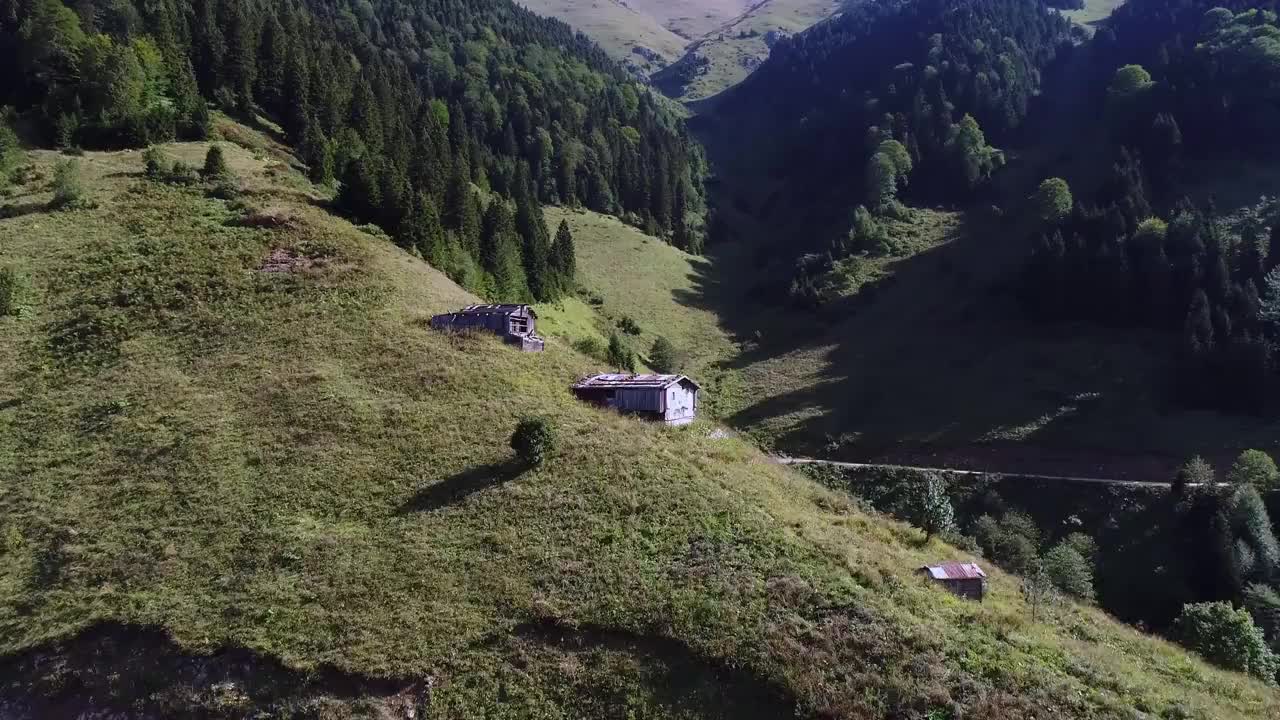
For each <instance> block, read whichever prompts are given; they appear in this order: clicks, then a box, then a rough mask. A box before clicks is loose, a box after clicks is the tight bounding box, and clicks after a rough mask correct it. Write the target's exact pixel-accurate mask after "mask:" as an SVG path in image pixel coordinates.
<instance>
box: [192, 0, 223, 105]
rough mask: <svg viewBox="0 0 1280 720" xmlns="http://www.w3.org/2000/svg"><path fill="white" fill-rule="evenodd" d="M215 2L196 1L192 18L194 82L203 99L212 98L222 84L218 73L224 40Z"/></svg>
mask: <svg viewBox="0 0 1280 720" xmlns="http://www.w3.org/2000/svg"><path fill="white" fill-rule="evenodd" d="M214 4H215V0H197V2H196V7H195V14H194V17H193V25H192V33H191V38H192V42H193V43H194V44H195V48H194V51H195V52H194V62H193V65H194V67H195V69H196V80H197V81H199V83H200V92H201V94H203V95H204V96H205V97H212V96H213V92H214V91H215V90H217V89H218V87H219V86H220V85H221V83H222V78H221V76H220V75H219V71H220V70H221V68H222V66H223V65H222V62H223V58H224V57H226V54H227V44H226V40H225V38H224V37H223V35H222V23H220V22H219V21H218V16H217V12H216V8H215V7H214Z"/></svg>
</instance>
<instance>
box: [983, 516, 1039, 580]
mask: <svg viewBox="0 0 1280 720" xmlns="http://www.w3.org/2000/svg"><path fill="white" fill-rule="evenodd" d="M973 536H974V539H975V540H977V542H978V545H979V546H980V547H981V548H982V553H983V555H985V556H986V557H988V558H990V559H991V560H992V561H994V562H995V563H996V564H998V565H999V566H1000V567H1002V568H1004V569H1005V570H1008V571H1010V572H1015V573H1025V572H1027V571H1028V570H1030V569H1031V568H1033V567H1034V566H1035V564H1036V562H1037V556H1038V554H1039V542H1040V540H1039V537H1040V532H1039V530H1038V529H1037V528H1036V526H1035V524H1034V523H1033V522H1032V520H1031V518H1030V517H1028V516H1027V515H1025V514H1023V513H1019V512H1008V513H1005V514H1004V516H1003V517H1002V518H1001V519H1000V520H999V521H997V520H996V519H995V518H993V517H992V516H990V515H983V516H981V517H979V518H978V519H977V520H976V521H975V522H974V524H973Z"/></svg>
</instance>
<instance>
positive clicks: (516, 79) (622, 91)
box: [0, 0, 705, 300]
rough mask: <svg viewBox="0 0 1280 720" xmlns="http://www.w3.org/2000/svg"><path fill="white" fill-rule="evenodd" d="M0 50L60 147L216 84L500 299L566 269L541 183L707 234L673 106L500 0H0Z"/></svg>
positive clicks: (150, 119) (319, 174)
mask: <svg viewBox="0 0 1280 720" xmlns="http://www.w3.org/2000/svg"><path fill="white" fill-rule="evenodd" d="M0 64H3V66H4V67H10V68H14V71H13V72H10V73H7V74H6V75H5V77H4V78H3V79H0V105H6V104H7V105H11V106H14V107H16V108H17V109H19V110H20V111H22V112H24V113H26V115H27V116H28V117H29V118H30V119H32V120H34V121H35V122H33V123H30V124H31V125H33V126H35V127H40V128H43V129H45V131H46V132H47V135H48V136H47V138H46V140H47V141H48V142H50V143H53V144H58V145H62V146H77V145H78V146H86V147H120V146H143V145H146V144H149V143H154V142H159V141H165V140H170V139H173V138H199V137H203V136H205V135H207V133H208V132H209V114H208V109H207V108H208V106H207V101H214V102H216V103H217V104H218V105H220V106H221V107H222V108H223V109H225V110H226V111H228V112H230V113H233V114H238V115H239V116H241V117H245V118H246V119H250V118H252V115H253V114H254V113H262V114H263V115H266V116H267V117H269V118H271V119H273V120H275V121H277V122H278V123H279V124H280V125H281V126H282V127H283V129H284V131H285V133H286V134H287V136H288V139H289V141H290V142H291V143H292V144H293V145H294V146H295V147H296V148H298V151H299V154H300V156H301V157H302V159H303V160H304V161H305V162H306V163H307V165H308V167H309V169H310V173H311V176H312V178H313V179H314V180H316V181H317V182H321V183H325V182H331V181H333V180H335V179H336V180H338V181H340V191H339V195H338V200H337V203H338V205H339V207H340V208H341V209H342V210H343V211H344V212H347V213H349V214H350V215H352V216H353V217H354V218H356V219H358V220H360V221H364V222H373V223H377V224H378V225H380V226H382V227H383V228H384V229H385V230H386V231H387V232H388V233H389V234H391V235H392V236H393V237H394V238H396V240H397V242H399V243H400V244H402V245H404V246H406V247H414V248H417V249H419V250H420V251H421V252H422V254H423V255H424V256H426V257H427V258H428V259H430V260H431V261H432V262H433V263H434V264H436V265H437V266H439V267H441V268H442V269H445V270H446V271H447V272H449V274H450V275H451V276H453V277H454V279H456V280H458V281H459V282H462V283H463V284H464V285H466V286H467V287H468V288H470V289H472V290H475V291H477V292H481V293H483V294H485V295H486V296H488V297H491V298H494V299H497V300H521V299H530V298H532V299H539V300H545V299H548V298H550V297H554V296H555V295H556V294H557V293H558V292H559V291H560V290H561V289H562V288H564V287H565V286H567V285H568V284H569V283H570V280H571V278H570V277H569V275H568V272H569V269H568V266H567V265H566V264H565V261H564V257H565V253H564V252H563V251H560V252H559V253H557V252H556V248H555V243H554V242H553V240H552V238H551V237H550V233H549V232H548V230H547V228H546V226H545V223H544V221H543V220H542V216H541V212H540V211H539V209H538V208H539V204H540V203H563V204H570V205H572V204H582V205H585V206H587V207H589V208H591V209H593V210H597V211H600V212H607V213H614V214H619V215H621V216H623V217H624V218H625V219H627V220H628V221H630V222H632V223H634V224H637V225H640V226H642V227H644V228H645V229H646V230H648V231H649V232H651V233H653V234H656V235H662V236H665V237H668V238H669V239H670V240H671V241H672V242H674V243H676V244H678V245H680V246H681V247H683V248H685V249H687V250H691V251H695V252H696V251H698V250H699V249H700V248H701V245H702V235H703V231H702V224H703V223H702V217H703V214H704V207H705V203H704V200H703V189H702V177H703V175H704V174H705V167H704V165H705V164H704V161H703V159H702V157H701V153H700V149H699V148H698V147H697V146H696V144H694V143H693V142H692V141H691V140H690V139H689V137H688V135H687V133H686V131H685V129H684V127H683V125H682V123H681V122H680V121H679V120H678V119H677V118H676V117H675V116H674V115H673V114H672V113H671V112H669V111H668V110H667V109H665V108H664V107H663V106H662V105H661V104H660V102H659V101H658V100H656V99H655V98H654V97H652V96H651V95H650V93H649V92H647V91H646V90H645V89H644V88H642V87H641V86H639V85H637V84H636V83H634V82H632V81H630V80H628V79H627V77H626V75H625V73H624V72H623V71H622V70H621V69H620V68H619V67H618V66H617V65H615V64H614V63H612V62H611V61H610V60H608V58H607V57H606V56H605V55H604V53H603V52H602V51H601V50H600V49H599V48H598V47H596V46H595V45H594V44H592V43H590V42H589V41H588V40H587V39H586V38H585V37H584V36H582V35H581V34H575V33H573V32H572V31H571V30H570V29H569V27H568V26H566V25H564V24H563V23H560V22H558V21H554V20H549V19H545V18H541V17H538V16H536V15H534V14H533V13H531V12H528V11H526V10H524V9H522V8H520V7H518V6H516V5H515V4H514V3H512V2H510V1H509V0H418V1H417V2H413V3H409V2H400V1H398V0H294V1H289V2H278V3H277V2H266V1H265V0H159V1H157V2H140V1H137V0H76V2H74V3H68V4H64V3H62V2H60V1H59V0H0ZM473 186H478V187H479V188H481V189H482V190H485V191H491V192H492V194H493V196H494V198H495V199H494V200H493V201H492V202H490V203H489V205H488V206H487V207H481V205H480V201H479V199H478V197H477V193H474V191H473Z"/></svg>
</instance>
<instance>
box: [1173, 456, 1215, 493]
mask: <svg viewBox="0 0 1280 720" xmlns="http://www.w3.org/2000/svg"><path fill="white" fill-rule="evenodd" d="M1217 481H1218V478H1217V476H1216V475H1215V474H1214V471H1213V466H1212V465H1210V464H1209V463H1208V462H1207V461H1206V460H1205V459H1204V458H1202V457H1200V456H1199V455H1196V456H1195V457H1193V458H1191V459H1190V460H1188V461H1187V462H1186V464H1184V465H1183V466H1182V467H1180V468H1178V474H1177V475H1175V476H1174V478H1173V491H1174V492H1175V493H1179V492H1182V490H1183V489H1184V488H1186V487H1187V486H1188V485H1212V484H1214V483H1216V482H1217Z"/></svg>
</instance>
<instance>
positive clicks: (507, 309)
mask: <svg viewBox="0 0 1280 720" xmlns="http://www.w3.org/2000/svg"><path fill="white" fill-rule="evenodd" d="M526 308H527V309H528V310H529V314H530V315H532V316H534V317H537V316H538V315H537V313H535V312H534V311H533V308H531V307H529V306H528V305H468V306H466V307H464V308H462V309H461V310H459V311H458V312H457V313H455V314H457V315H468V314H490V313H498V314H501V315H511V314H512V313H518V312H520V311H521V310H524V309H526Z"/></svg>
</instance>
